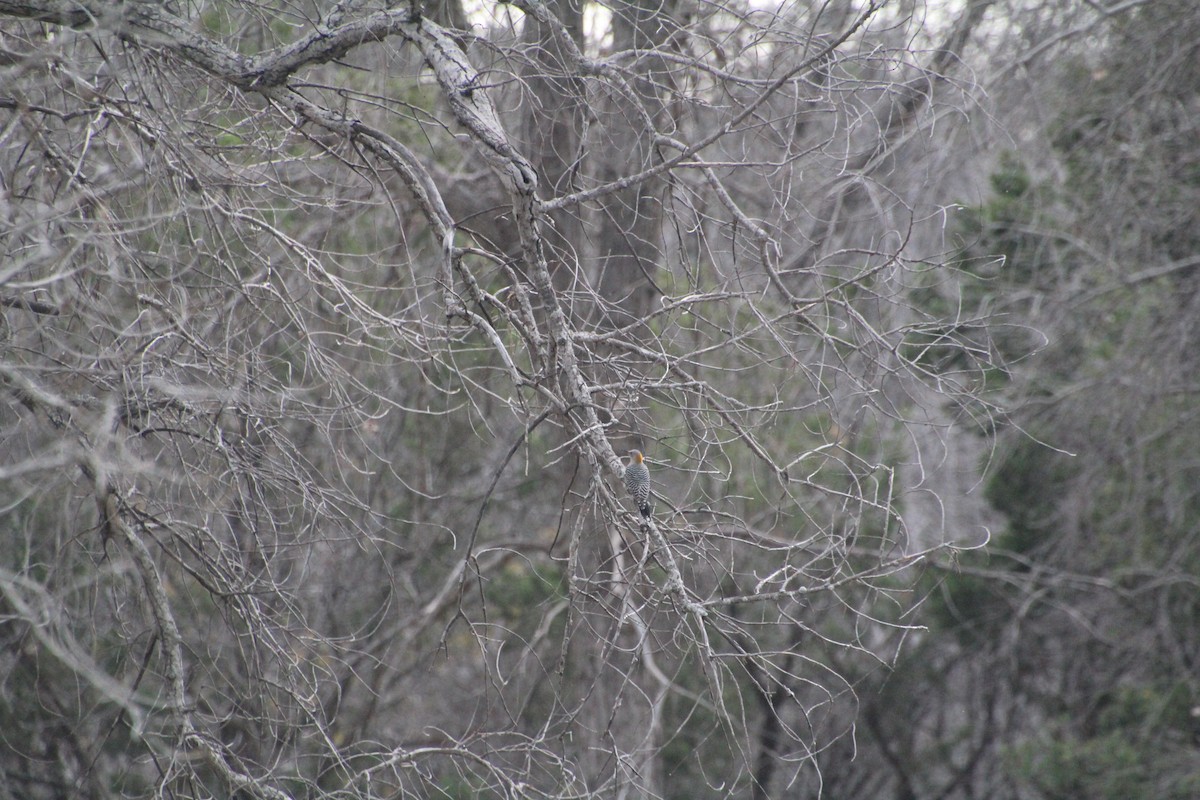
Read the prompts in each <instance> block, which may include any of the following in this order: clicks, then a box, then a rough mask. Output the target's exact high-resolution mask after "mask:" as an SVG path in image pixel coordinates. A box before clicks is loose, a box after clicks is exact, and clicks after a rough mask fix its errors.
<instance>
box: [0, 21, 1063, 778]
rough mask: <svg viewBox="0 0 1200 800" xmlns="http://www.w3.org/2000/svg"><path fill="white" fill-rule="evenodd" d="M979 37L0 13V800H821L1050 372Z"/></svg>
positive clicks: (947, 30)
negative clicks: (1017, 250)
mask: <svg viewBox="0 0 1200 800" xmlns="http://www.w3.org/2000/svg"><path fill="white" fill-rule="evenodd" d="M993 5H994V3H993V1H992V0H965V1H964V2H961V3H957V4H955V3H924V2H920V1H919V0H894V1H889V0H794V1H793V2H785V3H782V4H776V5H768V4H762V3H758V2H743V1H742V0H722V2H719V3H700V2H692V1H691V0H664V2H654V3H651V2H646V1H645V0H633V1H632V2H614V3H609V4H597V3H586V4H576V3H571V2H563V1H562V0H553V1H552V2H544V1H543V0H513V2H511V3H495V4H474V3H472V4H463V3H460V2H459V0H439V1H438V2H437V3H430V4H428V5H426V6H420V5H418V4H416V3H415V2H414V3H410V4H403V5H396V6H385V5H379V4H373V3H371V2H370V1H369V0H341V2H338V3H336V4H333V3H330V2H326V0H317V2H316V3H301V4H294V3H277V4H271V3H257V2H244V1H243V0H214V1H213V2H205V1H203V0H202V1H200V2H195V3H181V2H175V1H174V0H170V1H169V2H143V1H142V0H128V1H127V2H121V3H116V2H111V0H73V2H66V1H65V0H0V253H2V258H0V303H2V304H3V317H2V319H0V390H2V391H0V398H2V400H0V430H2V441H3V443H4V446H3V449H2V450H0V478H2V479H3V481H2V482H0V501H2V503H3V509H4V511H3V515H2V516H0V536H2V541H3V543H4V554H5V555H4V559H3V561H2V562H0V590H2V591H3V595H2V597H0V611H2V613H3V616H2V617H0V638H2V639H3V642H4V648H3V651H2V655H0V659H2V661H3V665H4V673H5V674H7V675H8V679H7V683H6V685H5V686H4V688H3V690H2V692H0V694H2V695H3V697H4V701H5V709H6V710H5V711H4V712H3V721H4V725H3V727H4V728H5V729H6V731H7V732H6V733H4V734H3V735H4V737H5V742H4V745H5V747H7V748H9V750H10V751H11V753H12V754H14V755H15V757H10V758H7V759H6V760H5V761H4V768H5V778H4V785H3V786H0V796H7V797H29V798H39V797H60V796H71V795H70V793H71V792H72V791H76V790H77V791H78V792H79V793H80V794H79V795H77V796H85V797H95V798H110V797H112V798H115V797H120V796H129V797H148V796H164V797H175V798H191V797H196V798H200V797H253V798H263V799H264V800H266V799H270V800H282V799H283V798H301V797H305V798H309V797H311V798H317V797H329V798H334V797H345V798H350V797H355V798H363V797H371V798H376V797H378V798H384V797H421V798H423V797H452V798H466V797H511V798H518V797H520V798H525V797H556V798H557V797H561V798H568V797H572V798H574V797H604V798H616V797H630V798H640V797H666V796H672V797H724V796H736V797H755V798H758V797H776V796H779V797H782V796H787V797H793V796H794V797H811V796H816V795H817V794H819V793H820V792H821V788H822V780H823V770H822V763H823V762H822V757H823V754H825V753H829V752H832V751H834V750H837V749H838V748H847V747H852V746H853V742H854V726H855V724H856V716H855V715H856V712H857V711H858V709H859V706H860V697H859V693H858V688H859V681H860V679H861V676H864V675H870V674H872V673H873V672H874V671H877V670H883V669H886V668H887V666H888V665H890V664H892V663H893V662H894V660H895V659H896V657H897V655H898V654H899V653H900V652H901V651H902V649H903V648H904V647H905V646H906V644H907V642H908V641H909V640H910V639H911V638H912V636H913V633H914V631H916V630H917V629H918V628H919V627H920V625H921V619H920V616H919V614H918V613H917V611H918V609H919V606H920V604H921V602H922V600H923V594H922V591H918V590H917V589H916V587H915V582H916V581H917V579H918V577H919V576H920V575H921V574H922V570H923V569H924V568H926V567H933V568H937V569H942V568H946V567H949V566H951V565H952V564H953V562H954V559H955V558H957V557H958V555H959V552H960V551H961V550H965V549H971V548H976V547H979V546H981V545H983V544H984V543H985V542H986V540H987V538H988V531H987V530H986V529H985V528H984V527H983V526H982V525H980V524H966V523H965V522H964V520H968V519H969V520H972V521H973V522H974V523H978V521H979V516H978V514H977V513H975V512H974V511H971V509H972V508H974V506H972V504H978V503H979V502H980V501H979V500H978V499H970V496H968V495H966V494H965V491H966V489H968V488H970V484H971V483H972V482H973V481H975V480H976V478H977V472H976V469H977V463H976V462H977V461H979V460H980V459H983V458H986V455H987V453H988V449H989V441H990V439H989V437H990V435H991V433H992V431H993V427H994V426H995V425H996V424H997V422H998V421H999V420H1000V419H1001V418H1002V416H1003V415H1002V413H1001V412H1000V410H999V407H998V405H997V399H996V396H995V393H994V390H995V389H996V387H997V377H998V376H1003V375H1005V374H1006V372H1007V370H1008V369H1009V366H1010V360H1011V359H1015V358H1020V357H1024V356H1025V355H1027V354H1028V353H1029V352H1031V351H1033V350H1035V349H1037V348H1038V347H1039V346H1040V345H1041V342H1042V340H1041V339H1040V338H1039V337H1038V336H1037V335H1035V334H1033V333H1030V332H1025V331H1021V332H1020V333H1016V334H1014V336H1015V337H1016V339H1017V340H1018V343H1019V347H1000V346H997V344H996V342H994V341H993V339H992V335H991V333H990V330H991V329H990V328H989V327H987V326H985V325H984V324H983V323H984V322H985V320H984V319H983V318H982V317H981V316H978V314H979V312H980V311H981V310H986V306H974V305H971V304H967V303H964V302H963V299H962V296H961V294H959V293H958V292H957V290H956V289H955V288H954V284H953V281H954V280H955V276H956V275H957V274H958V271H959V268H960V267H962V266H963V262H962V261H961V257H962V251H961V248H960V247H959V246H958V245H956V244H954V243H952V242H951V241H950V237H949V236H948V231H949V230H950V227H951V225H950V222H949V219H950V217H951V216H952V211H953V205H954V203H955V202H956V201H955V200H953V199H950V198H953V197H955V193H966V192H969V191H971V187H972V186H974V185H976V183H977V182H978V180H979V178H980V168H979V167H978V166H974V165H972V164H971V162H970V160H969V158H967V157H964V156H963V153H965V152H967V151H966V150H965V149H964V148H962V147H958V148H957V149H955V148H951V147H948V146H947V145H946V142H951V143H954V142H958V143H959V144H960V145H961V142H962V140H963V138H965V137H968V136H969V135H971V131H972V128H971V127H970V126H968V125H965V124H963V122H964V120H966V119H967V118H968V117H969V116H970V115H973V114H975V113H977V111H978V109H979V108H980V106H979V105H978V104H979V103H980V102H981V100H982V97H983V93H982V92H981V91H980V89H979V88H978V85H977V77H976V74H975V72H973V70H972V69H971V68H970V67H969V66H968V65H967V64H966V63H965V62H964V57H965V53H966V51H967V49H968V48H969V46H970V44H971V42H972V41H974V40H976V39H978V38H979V37H981V36H982V35H984V34H986V35H988V36H1001V35H1002V34H1003V33H1004V27H1003V25H1001V24H1000V23H999V22H998V21H997V18H996V17H994V16H989V13H988V12H989V11H990V10H991V9H992V7H993ZM1012 19H1016V18H1015V17H1013V18H1012ZM989 24H990V25H991V26H992V27H991V28H989V27H988V25H989ZM1014 24H1015V23H1014ZM1067 30H1068V33H1065V34H1064V36H1068V35H1070V36H1074V35H1075V34H1071V33H1069V27H1068V29H1067ZM947 131H952V132H953V133H947ZM956 137H958V138H956ZM935 188H936V191H935V190H934V189H935ZM959 196H960V197H961V196H962V195H961V194H960V195H959ZM931 297H932V298H935V300H936V302H934V301H930V300H929V298H931ZM1010 327H1012V328H1014V329H1017V328H1019V327H1020V326H1018V325H1011V326H1010ZM631 448H637V449H640V450H641V451H643V452H644V453H646V456H647V463H648V465H649V467H650V472H651V477H652V480H653V496H654V499H653V506H654V513H653V516H652V518H651V519H650V520H648V521H643V520H642V519H641V517H640V515H639V514H638V511H637V509H636V507H635V506H634V505H633V504H632V503H631V502H630V500H629V498H628V497H626V495H625V493H624V488H623V486H622V482H621V477H622V473H623V467H622V458H623V456H624V455H625V453H626V452H627V451H628V450H629V449H631ZM901 702H903V701H901ZM16 765H19V766H16ZM77 787H78V788H77Z"/></svg>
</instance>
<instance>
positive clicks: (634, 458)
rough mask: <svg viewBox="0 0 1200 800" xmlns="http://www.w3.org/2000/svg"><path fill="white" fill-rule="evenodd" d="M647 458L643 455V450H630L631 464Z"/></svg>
mask: <svg viewBox="0 0 1200 800" xmlns="http://www.w3.org/2000/svg"><path fill="white" fill-rule="evenodd" d="M645 460H646V459H645V458H643V457H642V451H641V450H630V451H629V463H630V464H640V463H642V462H643V461H645Z"/></svg>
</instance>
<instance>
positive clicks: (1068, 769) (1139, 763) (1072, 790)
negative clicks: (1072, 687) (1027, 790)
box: [1009, 684, 1200, 800]
mask: <svg viewBox="0 0 1200 800" xmlns="http://www.w3.org/2000/svg"><path fill="white" fill-rule="evenodd" d="M1101 703H1102V708H1101V711H1100V712H1099V714H1098V715H1097V724H1096V726H1095V730H1093V731H1091V732H1082V731H1080V730H1079V725H1078V724H1077V721H1076V720H1060V721H1059V722H1058V723H1057V724H1056V725H1055V726H1054V728H1057V729H1058V730H1057V734H1056V735H1054V736H1047V737H1044V738H1038V739H1035V740H1031V741H1029V742H1026V743H1024V744H1022V745H1020V746H1018V747H1016V748H1014V749H1013V751H1012V753H1011V754H1010V759H1009V765H1010V768H1011V769H1012V771H1013V774H1014V775H1015V776H1016V777H1017V778H1018V780H1020V781H1021V782H1022V783H1025V784H1028V785H1030V786H1032V787H1035V788H1036V789H1037V791H1038V792H1039V793H1040V795H1041V796H1042V797H1044V798H1046V800H1075V798H1084V797H1086V798H1098V799H1102V800H1185V799H1186V798H1194V797H1195V796H1196V792H1197V790H1198V789H1200V776H1198V775H1197V774H1196V773H1195V771H1194V770H1188V769H1187V768H1186V765H1187V764H1188V763H1189V761H1190V760H1191V758H1192V755H1191V751H1192V747H1191V744H1190V743H1191V742H1193V741H1195V737H1196V736H1197V735H1200V722H1198V721H1197V719H1196V717H1195V714H1194V713H1193V710H1194V708H1195V703H1196V697H1195V689H1194V688H1191V687H1188V686H1187V685H1185V684H1175V685H1171V686H1164V687H1157V686H1152V685H1144V684H1143V685H1135V686H1123V687H1118V688H1116V689H1114V690H1113V691H1112V692H1111V693H1109V694H1108V695H1107V696H1106V697H1104V698H1102V700H1101ZM1180 767H1184V768H1183V769H1180Z"/></svg>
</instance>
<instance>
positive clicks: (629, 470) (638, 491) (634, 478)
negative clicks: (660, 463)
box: [625, 450, 650, 519]
mask: <svg viewBox="0 0 1200 800" xmlns="http://www.w3.org/2000/svg"><path fill="white" fill-rule="evenodd" d="M625 491H627V492H629V494H630V496H632V497H633V502H635V503H637V507H638V511H640V512H641V514H642V516H643V517H645V518H646V519H650V470H649V469H647V468H646V459H645V458H643V457H642V451H641V450H630V451H629V464H628V465H627V466H626V467H625Z"/></svg>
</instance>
